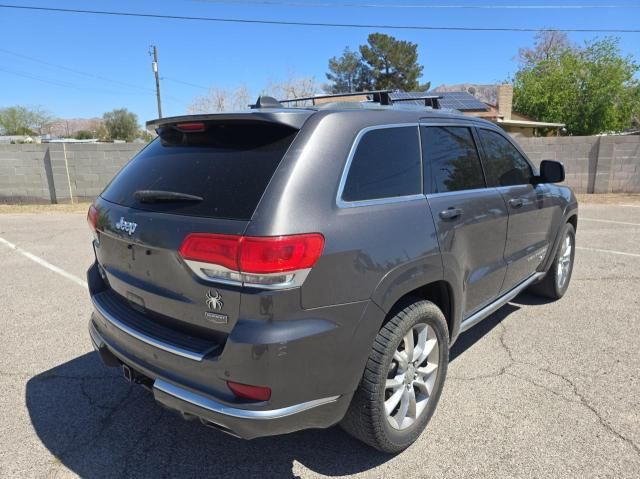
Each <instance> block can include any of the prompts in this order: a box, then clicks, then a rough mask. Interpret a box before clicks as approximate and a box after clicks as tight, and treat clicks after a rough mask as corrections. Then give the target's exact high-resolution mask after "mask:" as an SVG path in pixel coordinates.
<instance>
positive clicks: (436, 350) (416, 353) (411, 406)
mask: <svg viewBox="0 0 640 479" xmlns="http://www.w3.org/2000/svg"><path fill="white" fill-rule="evenodd" d="M439 354H440V345H439V344H438V338H437V336H436V333H435V330H434V329H433V328H432V327H431V326H429V325H427V324H416V325H415V326H413V327H412V328H411V330H410V331H409V332H408V333H407V334H406V335H405V336H404V337H403V338H402V341H400V344H399V345H398V348H397V349H396V351H395V353H394V354H393V359H392V360H391V364H390V365H389V372H388V374H387V380H386V383H385V391H384V410H385V415H386V418H387V421H388V422H389V424H390V425H391V427H393V428H394V429H399V430H402V429H406V428H408V427H410V426H411V425H412V424H413V423H414V422H415V421H416V420H417V419H418V418H419V417H420V415H421V414H422V413H423V412H424V410H425V409H426V407H427V403H428V402H429V398H430V396H431V394H432V393H433V388H434V386H435V383H436V378H437V371H438V357H439Z"/></svg>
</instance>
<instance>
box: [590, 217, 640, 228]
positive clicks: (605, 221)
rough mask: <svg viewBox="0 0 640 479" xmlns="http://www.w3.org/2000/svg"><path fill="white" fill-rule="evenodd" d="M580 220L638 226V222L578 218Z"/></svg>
mask: <svg viewBox="0 0 640 479" xmlns="http://www.w3.org/2000/svg"><path fill="white" fill-rule="evenodd" d="M580 221H597V222H598V223H612V224H614V225H629V226H640V223H629V222H628V221H614V220H600V219H597V218H580Z"/></svg>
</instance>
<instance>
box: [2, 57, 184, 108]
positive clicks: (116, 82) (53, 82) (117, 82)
mask: <svg viewBox="0 0 640 479" xmlns="http://www.w3.org/2000/svg"><path fill="white" fill-rule="evenodd" d="M0 52H2V53H6V54H8V55H12V56H14V57H17V58H23V59H25V60H29V61H32V62H34V63H40V64H42V65H47V66H49V67H53V68H58V69H60V70H65V71H68V72H71V73H75V74H76V75H83V76H85V77H88V78H95V79H98V80H102V81H104V82H108V83H113V84H114V85H120V86H125V87H128V88H135V89H137V90H143V91H145V92H148V93H153V94H154V95H155V94H156V90H155V89H153V88H148V87H143V86H140V85H135V84H133V83H127V82H123V81H120V80H115V79H113V78H107V77H103V76H101V75H96V74H94V73H89V72H85V71H82V70H77V69H75V68H70V67H67V66H64V65H60V64H57V63H52V62H49V61H45V60H40V59H38V58H34V57H31V56H29V55H24V54H22V53H17V52H13V51H10V50H7V49H5V48H0ZM0 71H3V72H5V73H9V74H12V75H16V76H22V77H24V78H30V79H33V80H37V81H41V82H44V83H50V84H51V85H57V86H63V87H70V88H77V89H83V90H93V91H102V92H106V93H110V94H120V93H121V92H115V91H112V90H105V89H99V88H87V87H82V86H78V85H76V84H73V83H69V82H59V81H58V80H51V79H47V78H44V77H40V76H36V75H33V74H30V73H24V72H16V71H11V70H7V69H0ZM176 81H177V80H176ZM163 96H164V98H165V99H169V100H171V101H173V102H175V103H178V104H180V105H181V106H185V104H184V103H183V102H182V101H181V100H179V99H178V98H176V97H174V96H171V95H163Z"/></svg>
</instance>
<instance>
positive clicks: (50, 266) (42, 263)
mask: <svg viewBox="0 0 640 479" xmlns="http://www.w3.org/2000/svg"><path fill="white" fill-rule="evenodd" d="M0 243H2V244H4V245H5V246H7V247H9V248H11V249H12V250H14V251H15V252H16V253H20V254H21V255H22V256H24V257H25V258H29V259H30V260H31V261H33V262H35V263H38V264H39V265H40V266H44V267H45V268H47V269H48V270H51V271H53V272H54V273H58V274H59V275H60V276H64V277H65V278H67V279H69V280H71V281H73V282H74V283H76V284H78V285H80V286H83V287H85V288H88V285H87V282H86V281H83V280H82V279H80V278H78V277H77V276H75V275H73V274H71V273H67V272H66V271H65V270H63V269H61V268H58V267H57V266H56V265H54V264H51V263H49V262H48V261H45V260H44V259H42V258H40V257H39V256H36V255H35V254H33V253H29V252H28V251H26V250H23V249H22V248H20V247H19V246H16V245H15V244H13V243H12V242H10V241H7V240H6V239H4V238H2V237H0Z"/></svg>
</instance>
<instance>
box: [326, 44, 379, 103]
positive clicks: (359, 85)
mask: <svg viewBox="0 0 640 479" xmlns="http://www.w3.org/2000/svg"><path fill="white" fill-rule="evenodd" d="M326 76H327V79H328V80H329V81H330V82H331V84H330V86H329V88H328V90H329V92H330V93H350V92H355V91H364V90H370V89H371V88H372V85H373V78H372V77H371V71H370V69H369V68H367V67H366V66H365V65H364V62H363V60H362V57H361V56H360V55H359V54H358V52H354V51H353V50H351V49H350V48H349V47H346V48H345V49H344V51H343V52H342V55H341V56H340V57H332V58H330V59H329V72H328V73H326Z"/></svg>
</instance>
